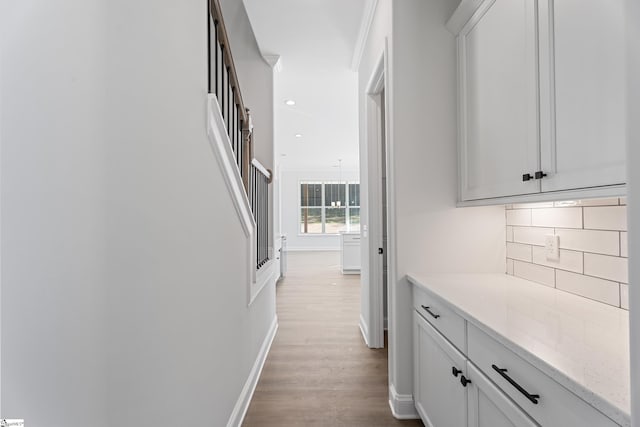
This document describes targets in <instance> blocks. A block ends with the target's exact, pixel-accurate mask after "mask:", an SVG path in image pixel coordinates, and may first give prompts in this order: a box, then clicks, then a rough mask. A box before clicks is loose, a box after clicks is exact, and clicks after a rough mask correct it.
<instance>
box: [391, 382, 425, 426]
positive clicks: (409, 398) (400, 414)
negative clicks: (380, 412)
mask: <svg viewBox="0 0 640 427" xmlns="http://www.w3.org/2000/svg"><path fill="white" fill-rule="evenodd" d="M389 406H390V407H391V413H392V414H393V417H394V418H396V419H398V420H415V419H419V418H420V415H418V411H416V405H415V403H414V402H413V395H412V394H398V392H397V391H396V388H395V387H394V386H393V384H389Z"/></svg>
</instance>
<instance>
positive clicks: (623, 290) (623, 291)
mask: <svg viewBox="0 0 640 427" xmlns="http://www.w3.org/2000/svg"><path fill="white" fill-rule="evenodd" d="M620 307H622V308H624V309H625V310H629V285H625V284H624V283H621V284H620Z"/></svg>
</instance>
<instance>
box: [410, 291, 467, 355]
mask: <svg viewBox="0 0 640 427" xmlns="http://www.w3.org/2000/svg"><path fill="white" fill-rule="evenodd" d="M413 307H414V308H415V310H416V311H417V312H418V313H420V314H421V315H422V317H424V318H425V319H427V321H429V323H431V324H432V325H433V327H434V328H436V329H437V330H438V331H439V332H440V333H441V334H442V335H444V336H445V337H446V338H447V339H448V340H449V341H450V342H451V343H452V344H453V345H454V346H456V347H457V348H458V350H460V351H462V352H463V353H465V351H466V348H467V347H466V342H465V325H464V324H465V321H464V319H463V318H462V317H460V316H458V315H457V314H456V313H455V312H454V311H453V310H451V309H450V308H449V307H447V305H446V303H443V302H442V301H441V300H440V299H438V298H435V297H434V296H432V295H431V294H430V293H428V292H427V291H424V290H423V289H420V288H418V287H417V286H414V287H413Z"/></svg>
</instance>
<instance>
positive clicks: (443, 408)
mask: <svg viewBox="0 0 640 427" xmlns="http://www.w3.org/2000/svg"><path fill="white" fill-rule="evenodd" d="M413 315H414V399H415V404H416V409H417V411H418V413H419V414H420V416H421V417H422V420H423V421H424V423H425V425H426V426H427V427H446V426H465V425H466V424H467V388H466V387H464V386H463V385H462V384H461V382H460V379H461V377H462V375H464V374H465V373H466V366H465V365H466V363H465V358H464V356H463V355H462V354H460V352H458V351H457V350H456V349H455V348H454V347H453V346H452V345H451V344H449V343H448V342H447V341H446V340H445V339H444V338H443V337H442V336H441V335H440V333H439V332H438V331H436V330H435V329H434V328H433V327H432V326H431V325H429V323H428V322H427V321H426V320H424V319H423V318H422V317H421V316H420V315H419V314H418V313H416V312H414V313H413ZM454 369H455V371H454ZM454 373H455V374H456V375H454Z"/></svg>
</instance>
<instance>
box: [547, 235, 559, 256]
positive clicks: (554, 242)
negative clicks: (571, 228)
mask: <svg viewBox="0 0 640 427" xmlns="http://www.w3.org/2000/svg"><path fill="white" fill-rule="evenodd" d="M544 249H545V254H546V257H547V260H548V261H560V236H558V235H557V234H547V235H545V236H544Z"/></svg>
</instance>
